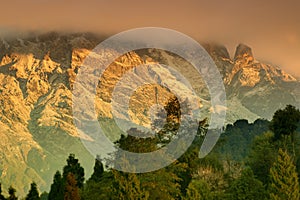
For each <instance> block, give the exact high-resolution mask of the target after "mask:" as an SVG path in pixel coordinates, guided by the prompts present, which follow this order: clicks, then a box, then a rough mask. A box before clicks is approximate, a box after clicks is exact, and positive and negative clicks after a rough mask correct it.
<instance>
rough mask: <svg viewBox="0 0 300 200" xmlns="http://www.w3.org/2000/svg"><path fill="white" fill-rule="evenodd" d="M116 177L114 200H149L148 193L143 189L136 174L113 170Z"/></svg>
mask: <svg viewBox="0 0 300 200" xmlns="http://www.w3.org/2000/svg"><path fill="white" fill-rule="evenodd" d="M112 173H113V175H114V181H113V192H112V199H119V200H127V199H137V200H142V199H143V200H144V199H145V200H147V199H148V197H149V194H148V192H145V191H143V190H142V189H141V185H140V181H139V179H138V177H137V175H136V174H134V173H125V172H119V171H117V170H112Z"/></svg>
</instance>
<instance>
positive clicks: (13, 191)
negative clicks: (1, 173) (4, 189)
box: [7, 186, 18, 200]
mask: <svg viewBox="0 0 300 200" xmlns="http://www.w3.org/2000/svg"><path fill="white" fill-rule="evenodd" d="M8 194H9V196H8V198H7V200H17V199H18V198H17V197H16V189H15V188H13V187H12V186H10V187H9V188H8Z"/></svg>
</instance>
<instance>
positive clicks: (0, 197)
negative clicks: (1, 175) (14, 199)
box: [0, 183, 5, 200]
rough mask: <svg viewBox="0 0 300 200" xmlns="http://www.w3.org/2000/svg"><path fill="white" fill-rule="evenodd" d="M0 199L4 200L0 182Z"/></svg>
mask: <svg viewBox="0 0 300 200" xmlns="http://www.w3.org/2000/svg"><path fill="white" fill-rule="evenodd" d="M0 200H5V197H4V196H3V195H2V186H1V183H0Z"/></svg>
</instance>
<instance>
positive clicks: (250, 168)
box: [0, 105, 300, 200]
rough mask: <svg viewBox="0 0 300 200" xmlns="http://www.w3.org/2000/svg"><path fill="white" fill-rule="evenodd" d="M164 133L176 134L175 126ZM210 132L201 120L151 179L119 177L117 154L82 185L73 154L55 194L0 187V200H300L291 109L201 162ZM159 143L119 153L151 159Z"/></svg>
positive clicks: (299, 139) (125, 142)
mask: <svg viewBox="0 0 300 200" xmlns="http://www.w3.org/2000/svg"><path fill="white" fill-rule="evenodd" d="M170 112H171V111H170ZM174 113H175V115H177V114H178V112H176V111H173V114H174ZM176 113H177V114H176ZM169 116H170V115H169ZM165 128H166V129H167V130H169V131H174V130H176V129H177V128H178V124H174V123H173V124H172V125H170V124H167V126H166V127H165ZM207 128H208V127H207V121H206V120H205V119H204V120H203V121H201V122H200V123H199V128H198V132H197V135H196V137H195V139H194V141H193V143H192V145H191V146H189V148H188V150H187V151H186V152H185V153H184V154H183V155H182V156H181V157H180V158H179V159H177V160H176V161H175V162H173V163H172V164H171V165H169V166H167V167H165V168H162V169H159V170H156V171H153V172H148V173H126V172H122V171H117V170H115V169H114V168H112V167H109V165H108V164H109V163H113V164H117V163H115V161H116V160H117V159H116V158H118V160H119V159H120V158H121V159H126V158H125V157H122V156H123V155H122V152H116V153H115V154H114V155H113V156H112V158H111V159H110V160H107V159H102V158H100V157H97V158H95V165H94V171H93V174H92V175H91V177H85V172H84V168H83V167H82V166H81V164H80V161H79V160H78V159H77V158H76V155H74V154H72V153H70V155H69V157H68V158H67V159H66V165H65V166H63V167H62V169H61V170H59V169H58V171H57V172H56V173H55V174H54V175H53V182H52V185H51V188H50V191H44V192H40V191H39V190H38V185H37V184H36V183H35V182H32V184H31V186H30V190H29V191H28V194H27V196H26V197H17V196H16V190H15V189H14V188H13V185H12V186H11V187H9V188H8V190H7V191H8V195H7V196H3V195H2V192H3V191H2V190H3V188H1V184H0V200H6V199H7V200H17V199H25V200H48V199H49V200H102V199H103V200H105V199H107V200H111V199H120V200H129V199H138V200H139V199H145V200H147V199H149V200H152V199H153V200H156V199H163V200H169V199H179V200H194V199H204V200H218V199H228V200H229V199H230V200H235V199H236V200H252V199H253V200H254V199H255V200H263V199H273V200H298V199H300V194H299V178H300V176H299V174H300V148H299V147H300V146H299V143H300V134H299V133H300V111H299V109H296V108H295V107H294V106H292V105H287V106H286V107H285V108H283V109H279V110H277V111H276V112H275V113H274V115H273V118H272V120H271V121H268V120H264V119H257V120H256V121H255V122H253V123H249V122H248V121H247V120H244V119H241V120H238V121H236V122H235V123H233V124H228V125H227V126H226V128H225V129H224V132H223V133H222V134H221V137H220V138H219V140H218V142H217V144H216V145H215V147H214V149H213V151H212V152H210V153H209V155H207V156H206V157H204V158H201V159H200V158H199V156H198V154H199V149H200V147H201V144H202V142H203V139H204V137H205V135H206V133H207ZM133 131H134V130H133ZM137 134H142V133H139V132H138V133H137ZM160 134H161V135H163V134H165V133H160ZM161 135H160V136H157V137H146V138H138V137H134V136H132V135H129V134H128V135H126V136H125V135H122V136H121V137H120V139H119V140H118V141H117V142H116V143H115V145H117V146H118V147H120V148H121V149H123V150H127V151H130V152H138V153H145V152H152V151H155V150H157V149H158V148H159V147H160V146H162V144H163V141H162V139H161V138H162V137H161ZM128 164H129V165H130V163H128ZM145 164H147V163H145Z"/></svg>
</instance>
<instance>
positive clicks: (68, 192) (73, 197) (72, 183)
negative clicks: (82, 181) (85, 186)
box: [64, 173, 80, 200]
mask: <svg viewBox="0 0 300 200" xmlns="http://www.w3.org/2000/svg"><path fill="white" fill-rule="evenodd" d="M64 200H80V195H79V188H78V186H77V181H76V179H75V176H74V174H72V173H69V174H68V175H67V179H66V186H65V194H64Z"/></svg>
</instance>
